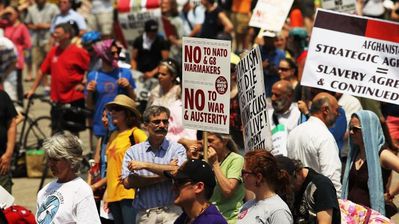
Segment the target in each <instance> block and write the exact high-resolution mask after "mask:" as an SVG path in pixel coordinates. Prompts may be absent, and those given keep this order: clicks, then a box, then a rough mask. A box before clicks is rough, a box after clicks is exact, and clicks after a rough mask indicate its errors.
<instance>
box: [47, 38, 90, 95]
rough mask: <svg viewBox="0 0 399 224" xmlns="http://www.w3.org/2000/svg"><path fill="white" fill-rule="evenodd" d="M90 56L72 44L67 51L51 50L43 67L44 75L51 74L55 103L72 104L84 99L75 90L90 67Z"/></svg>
mask: <svg viewBox="0 0 399 224" xmlns="http://www.w3.org/2000/svg"><path fill="white" fill-rule="evenodd" d="M89 60H90V57H89V54H88V53H87V51H86V50H85V49H83V48H80V47H77V46H76V45H75V44H70V45H69V46H68V47H66V48H65V49H61V48H59V47H58V46H55V47H53V48H51V50H50V52H49V53H48V54H47V56H46V59H44V61H43V63H42V65H41V71H42V73H43V74H51V92H50V96H51V99H52V100H53V101H54V102H59V103H70V102H73V101H76V100H80V99H83V98H84V95H83V92H82V91H77V90H75V88H76V86H77V85H78V84H81V83H82V80H83V77H84V74H85V72H86V71H87V69H88V66H89Z"/></svg>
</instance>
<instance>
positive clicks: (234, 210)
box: [208, 133, 245, 223]
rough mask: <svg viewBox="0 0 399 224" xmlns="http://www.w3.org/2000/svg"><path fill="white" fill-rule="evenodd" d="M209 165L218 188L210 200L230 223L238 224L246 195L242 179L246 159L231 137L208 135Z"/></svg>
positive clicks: (216, 134) (215, 134) (217, 134)
mask: <svg viewBox="0 0 399 224" xmlns="http://www.w3.org/2000/svg"><path fill="white" fill-rule="evenodd" d="M208 142H209V147H208V163H209V165H211V166H212V169H213V171H214V172H215V176H216V181H217V184H216V187H215V190H214V192H213V195H212V197H211V199H210V201H211V202H212V203H214V204H215V205H216V207H217V208H218V209H219V211H220V213H221V214H222V215H223V216H224V217H225V219H226V220H227V222H228V223H236V222H237V215H238V211H239V209H240V208H241V206H242V204H243V203H242V201H243V199H244V195H245V189H244V185H243V183H242V179H241V169H242V167H243V165H244V158H243V157H242V156H241V155H240V154H239V153H238V148H237V145H236V143H235V142H234V140H233V139H232V138H231V136H230V135H226V134H219V133H209V134H208Z"/></svg>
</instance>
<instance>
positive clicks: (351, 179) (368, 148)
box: [342, 110, 399, 217]
mask: <svg viewBox="0 0 399 224" xmlns="http://www.w3.org/2000/svg"><path fill="white" fill-rule="evenodd" d="M349 134H350V136H349V143H350V151H349V155H348V159H347V161H346V166H345V172H344V176H343V185H342V198H343V199H349V200H351V201H353V202H355V203H357V204H361V205H364V206H367V207H370V208H372V209H374V210H376V211H378V212H380V213H381V214H383V215H386V216H387V217H390V216H392V215H393V214H392V211H390V209H388V207H386V206H385V205H386V203H385V202H386V201H385V200H392V199H393V197H394V196H395V195H396V194H397V193H398V192H399V189H389V188H388V187H389V186H388V179H389V177H390V174H391V170H395V171H396V172H398V171H399V158H398V157H397V156H396V155H395V154H394V153H393V152H392V151H391V150H390V149H389V148H387V147H386V146H385V138H384V134H383V130H382V128H381V124H380V120H379V119H378V117H377V115H376V114H375V113H373V112H371V111H368V110H361V111H359V112H356V113H354V114H353V115H352V118H351V120H350V125H349ZM384 194H385V195H384ZM393 213H394V214H395V213H396V211H393Z"/></svg>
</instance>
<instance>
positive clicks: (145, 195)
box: [121, 106, 187, 223]
mask: <svg viewBox="0 0 399 224" xmlns="http://www.w3.org/2000/svg"><path fill="white" fill-rule="evenodd" d="M169 117H170V111H169V109H167V108H165V107H162V106H150V107H149V108H147V109H146V110H145V111H144V114H143V119H144V124H145V127H146V128H147V131H148V140H147V141H145V142H143V143H140V144H136V145H134V146H132V147H131V148H130V149H128V151H127V152H126V154H125V158H124V160H123V165H122V177H121V181H122V183H123V185H124V186H125V188H127V189H129V188H135V189H136V190H137V191H136V194H137V195H136V197H135V199H134V201H133V204H134V205H133V206H134V208H135V209H136V210H137V212H138V214H137V218H136V223H173V222H174V220H176V218H177V217H178V216H179V215H180V214H181V209H180V208H179V207H177V206H175V205H173V201H174V195H173V193H172V181H171V180H170V179H167V178H166V177H165V176H164V172H165V171H166V172H171V173H174V172H176V171H177V170H178V168H179V166H180V165H182V164H183V163H184V162H185V161H186V160H187V156H186V150H185V148H184V147H183V146H182V145H181V144H179V143H176V142H172V141H169V140H167V139H166V138H165V136H166V134H167V133H168V124H169Z"/></svg>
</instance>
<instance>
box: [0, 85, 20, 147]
mask: <svg viewBox="0 0 399 224" xmlns="http://www.w3.org/2000/svg"><path fill="white" fill-rule="evenodd" d="M0 102H1V103H0V155H2V154H4V153H5V151H6V149H7V130H8V127H9V125H10V122H11V120H12V119H13V118H14V117H16V116H17V111H16V110H15V107H14V104H13V103H12V101H11V99H10V97H9V96H8V94H7V93H6V92H5V91H3V90H0Z"/></svg>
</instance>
